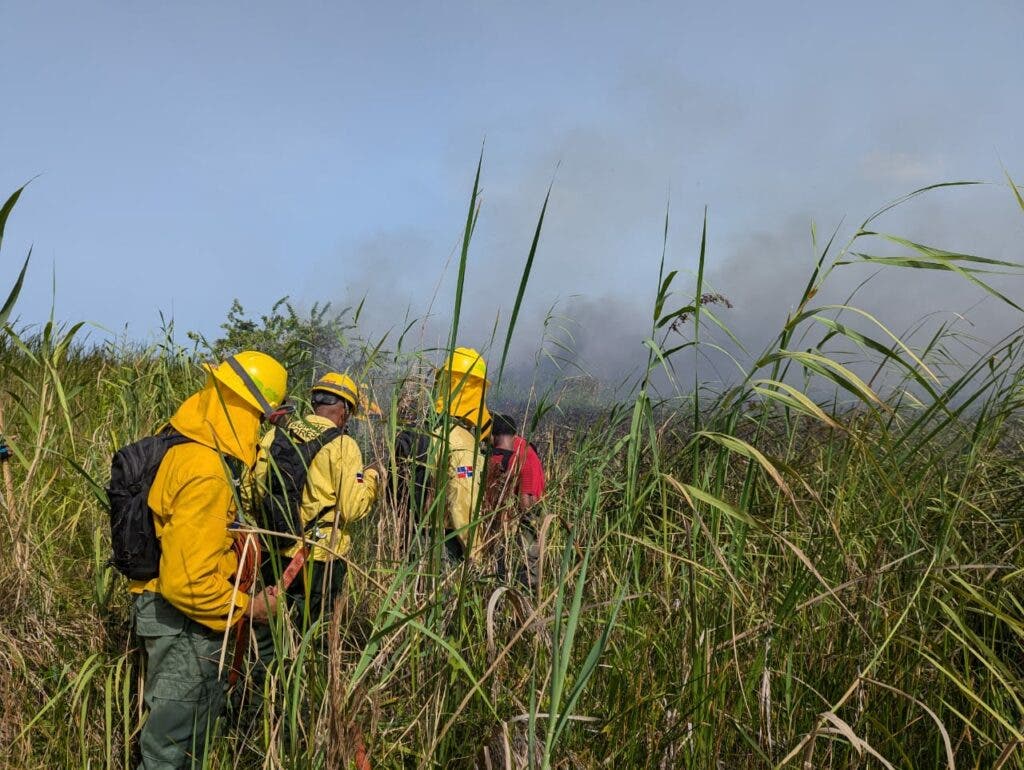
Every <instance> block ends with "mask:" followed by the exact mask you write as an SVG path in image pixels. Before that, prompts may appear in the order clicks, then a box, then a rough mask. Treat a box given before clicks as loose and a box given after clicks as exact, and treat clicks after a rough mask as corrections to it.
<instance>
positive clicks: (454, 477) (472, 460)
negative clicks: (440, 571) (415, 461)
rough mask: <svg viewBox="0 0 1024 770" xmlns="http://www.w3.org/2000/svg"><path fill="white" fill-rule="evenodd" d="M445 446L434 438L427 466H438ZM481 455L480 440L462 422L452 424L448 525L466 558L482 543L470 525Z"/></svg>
mask: <svg viewBox="0 0 1024 770" xmlns="http://www.w3.org/2000/svg"><path fill="white" fill-rule="evenodd" d="M443 451H444V447H443V445H442V442H441V440H440V439H434V441H433V442H432V445H431V449H430V452H429V455H428V456H429V458H430V460H429V467H430V470H431V471H434V470H435V469H436V468H437V467H438V463H439V460H441V454H442V452H443ZM484 462H485V460H484V456H483V452H481V451H480V445H479V442H477V441H476V439H475V438H474V436H473V434H472V433H471V432H470V431H469V430H467V429H466V428H465V427H464V426H462V425H458V424H456V425H453V426H452V427H451V429H450V430H449V431H448V463H447V481H446V482H445V483H446V484H447V495H448V501H447V502H448V509H447V511H446V513H447V525H448V526H449V527H450V528H452V529H454V530H457V531H458V536H459V540H460V541H461V542H462V546H463V548H466V556H467V558H470V559H472V558H476V557H478V556H479V555H480V550H481V546H482V545H483V537H482V535H483V530H482V528H479V527H477V526H476V524H473V525H471V522H473V520H474V519H476V518H478V517H479V511H480V494H481V485H480V475H481V474H482V473H483V472H484ZM471 534H473V538H472V542H473V548H472V550H470V549H469V542H470V535H471Z"/></svg>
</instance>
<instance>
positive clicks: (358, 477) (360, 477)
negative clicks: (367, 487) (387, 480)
mask: <svg viewBox="0 0 1024 770" xmlns="http://www.w3.org/2000/svg"><path fill="white" fill-rule="evenodd" d="M362 483H363V474H361V473H357V474H356V484H362Z"/></svg>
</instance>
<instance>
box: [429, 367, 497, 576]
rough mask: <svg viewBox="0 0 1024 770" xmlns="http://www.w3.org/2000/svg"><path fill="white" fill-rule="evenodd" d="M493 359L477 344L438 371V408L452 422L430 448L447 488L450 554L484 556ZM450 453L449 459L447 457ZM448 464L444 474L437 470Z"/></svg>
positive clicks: (433, 464) (433, 466)
mask: <svg viewBox="0 0 1024 770" xmlns="http://www.w3.org/2000/svg"><path fill="white" fill-rule="evenodd" d="M488 386H490V382H489V381H488V380H487V363H486V362H485V361H484V359H483V357H482V356H481V355H480V354H479V353H478V352H477V351H476V350H474V349H473V348H461V347H460V348H455V350H454V351H452V353H451V355H450V356H448V358H447V360H446V361H445V362H444V365H443V366H442V367H441V368H440V369H438V371H437V375H436V391H435V392H436V400H435V402H434V409H435V411H436V412H437V414H438V415H440V416H441V419H442V424H444V423H445V422H447V424H448V433H447V437H446V438H447V441H445V440H444V439H445V436H443V435H441V436H435V437H434V439H433V441H432V442H431V447H430V451H429V455H428V457H429V461H428V462H429V467H430V468H431V469H432V470H434V471H435V478H436V479H439V481H438V482H436V483H439V484H440V483H443V484H444V485H445V489H446V493H445V494H446V496H447V508H446V511H445V515H446V521H445V527H446V529H448V530H449V535H451V534H454V535H455V538H457V540H456V539H455V538H452V537H449V538H448V539H447V540H446V543H447V544H448V546H449V548H448V553H449V554H452V555H454V556H457V557H458V556H461V557H464V558H468V559H475V558H478V557H479V556H480V553H481V547H482V545H483V539H484V538H483V528H482V527H480V526H479V516H480V503H481V490H482V486H481V476H482V475H483V473H484V465H485V459H484V455H483V452H482V451H481V449H480V443H481V442H482V441H484V440H485V439H486V438H487V437H488V436H489V435H490V432H491V414H490V412H489V411H488V410H487V403H486V395H487V388H488ZM445 454H447V457H445ZM440 468H444V469H445V470H446V473H445V474H444V476H442V477H439V476H438V475H437V474H436V470H437V469H440Z"/></svg>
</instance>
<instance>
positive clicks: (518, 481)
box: [488, 414, 544, 589]
mask: <svg viewBox="0 0 1024 770" xmlns="http://www.w3.org/2000/svg"><path fill="white" fill-rule="evenodd" d="M491 441H492V447H491V456H490V459H489V462H490V464H491V467H490V477H491V483H492V484H494V486H495V487H497V488H498V489H499V493H498V496H497V501H496V502H497V505H498V506H499V507H502V508H504V507H506V506H507V507H508V508H509V509H511V511H512V512H513V515H512V516H511V517H506V516H502V519H503V520H505V519H506V518H509V519H516V520H518V530H519V531H518V538H517V540H518V541H519V542H520V544H521V546H522V549H523V553H524V556H525V563H524V564H523V566H522V567H520V568H519V569H518V570H517V571H516V579H517V580H518V581H519V582H520V583H521V584H522V585H524V586H526V587H528V588H532V589H536V588H537V583H538V579H539V569H540V549H539V548H538V544H537V532H536V529H535V527H534V523H533V515H532V514H533V513H534V509H535V507H536V506H537V504H538V503H539V502H540V499H541V497H542V496H543V495H544V466H543V465H542V464H541V461H540V456H539V455H538V454H537V450H535V449H534V448H533V445H532V444H531V443H530V442H528V441H527V440H526V439H524V438H523V437H522V436H519V435H516V424H515V421H514V420H513V419H512V418H511V417H509V416H508V415H504V414H496V415H494V417H493V422H492V423H491ZM488 486H491V484H488ZM513 496H514V497H513ZM512 550H515V549H514V548H513V549H512ZM509 556H510V554H509V553H508V549H506V548H501V549H500V551H499V555H498V577H499V578H501V579H504V578H505V577H506V575H507V574H508V571H509V569H508V568H509V564H508V561H509Z"/></svg>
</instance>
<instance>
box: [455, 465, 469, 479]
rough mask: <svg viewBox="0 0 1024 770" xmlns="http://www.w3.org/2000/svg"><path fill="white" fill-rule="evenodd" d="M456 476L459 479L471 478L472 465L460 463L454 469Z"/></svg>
mask: <svg viewBox="0 0 1024 770" xmlns="http://www.w3.org/2000/svg"><path fill="white" fill-rule="evenodd" d="M455 475H456V477H458V478H460V479H471V478H473V466H472V465H460V466H459V467H458V468H456V469H455Z"/></svg>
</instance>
